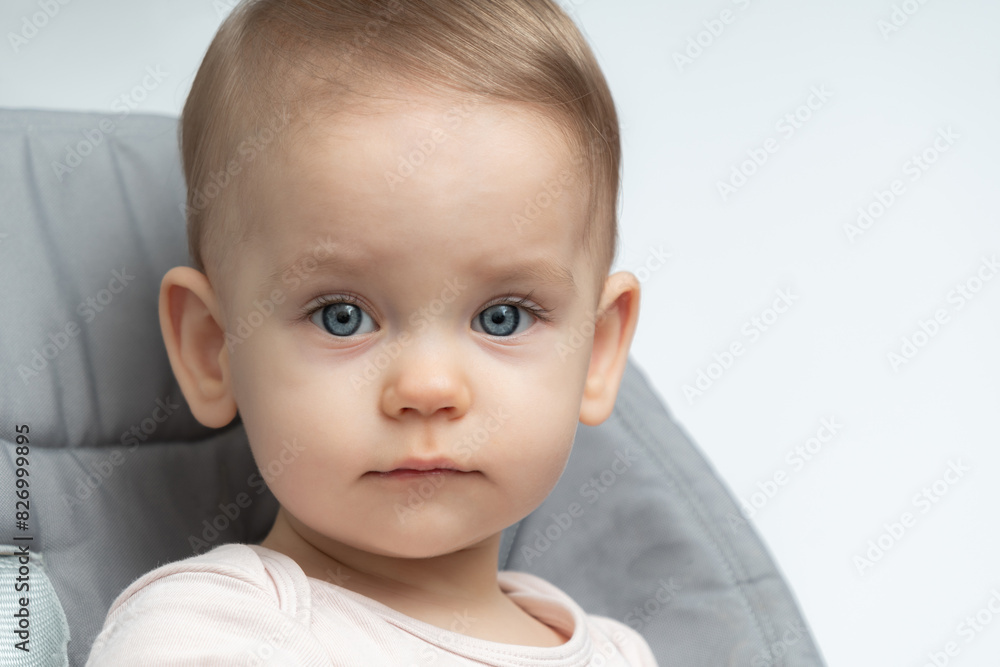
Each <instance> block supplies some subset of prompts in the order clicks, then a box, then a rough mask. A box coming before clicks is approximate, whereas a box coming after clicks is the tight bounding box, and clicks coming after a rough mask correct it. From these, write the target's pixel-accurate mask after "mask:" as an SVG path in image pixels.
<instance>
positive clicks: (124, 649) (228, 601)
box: [87, 544, 656, 667]
mask: <svg viewBox="0 0 1000 667" xmlns="http://www.w3.org/2000/svg"><path fill="white" fill-rule="evenodd" d="M497 579H498V582H499V585H500V589H501V590H502V591H504V592H505V593H506V594H507V595H508V596H510V598H511V600H513V601H514V602H515V603H516V604H517V605H518V606H520V607H521V608H522V609H524V610H525V611H526V612H528V613H529V614H531V615H532V616H534V617H535V618H537V619H538V620H540V621H542V622H543V623H546V624H548V625H550V626H552V627H554V628H556V629H558V630H560V631H561V632H562V633H563V634H565V635H566V636H569V637H570V639H569V641H567V642H566V643H565V644H563V645H562V646H556V647H536V646H515V645H513V644H502V643H498V642H492V641H486V640H483V639H476V638H472V637H468V636H466V635H464V634H462V630H464V629H466V628H467V627H469V625H470V624H471V623H474V622H475V619H474V618H462V617H460V616H458V615H457V614H456V618H455V621H454V623H453V624H452V630H453V631H452V630H446V629H443V628H439V627H437V626H435V625H431V624H429V623H425V622H423V621H419V620H417V619H414V618H411V617H409V616H406V615H405V614H403V613H400V612H398V611H396V610H395V609H392V608H391V607H387V606H386V605H384V604H382V603H380V602H376V601H375V600H372V599H371V598H368V597H366V596H364V595H361V594H359V593H355V592H354V591H351V590H348V589H346V588H342V587H340V586H337V585H335V584H332V583H330V582H328V581H323V580H321V579H314V578H312V577H307V576H306V574H305V573H304V572H303V571H302V569H301V568H300V567H299V566H298V565H297V564H296V563H295V561H294V560H292V559H291V558H289V557H288V556H285V555H284V554H281V553H279V552H277V551H273V550H271V549H268V548H266V547H261V546H258V545H247V544H226V545H223V546H219V547H216V548H215V549H212V550H211V551H209V552H207V553H204V554H202V555H200V556H193V557H191V558H186V559H184V560H181V561H177V562H174V563H168V564H167V565H163V566H161V567H159V568H157V569H155V570H153V571H152V572H149V573H147V574H145V575H143V576H142V577H140V578H139V579H137V580H136V581H134V582H132V584H131V585H130V586H129V587H128V588H126V589H125V590H124V591H122V593H121V595H119V596H118V598H117V599H116V600H115V601H114V603H113V604H112V605H111V609H110V610H109V611H108V615H107V618H106V619H105V620H104V627H103V628H102V630H101V633H100V634H99V635H98V637H97V640H96V641H95V642H94V645H93V647H92V649H91V652H90V658H89V660H88V661H87V665H88V667H90V666H93V667H117V666H119V665H121V666H128V667H134V666H135V665H143V666H144V667H145V666H151V667H158V666H160V665H184V667H192V666H206V667H216V666H221V665H241V666H253V665H289V666H293V665H294V666H296V667H327V666H329V667H333V666H337V667H340V666H345V667H380V666H383V665H384V666H386V667H425V666H427V667H431V666H433V667H446V666H450V665H463V666H466V667H468V666H469V665H498V666H499V665H504V666H506V665H510V666H511V667H514V666H521V665H538V666H541V665H544V666H545V667H570V666H573V667H577V666H580V667H582V666H584V665H594V666H597V665H604V666H606V667H614V666H626V665H634V666H651V667H656V659H655V658H654V657H653V653H652V651H651V650H650V648H649V645H648V644H646V642H645V640H644V639H643V638H642V637H641V636H640V635H639V634H638V633H637V632H636V631H635V630H633V629H631V628H629V627H628V626H626V625H624V624H622V623H620V622H618V621H615V620H612V619H610V618H605V617H603V616H590V615H587V614H586V613H585V612H584V611H583V609H581V608H580V606H579V605H577V604H576V603H575V602H573V600H572V599H571V598H570V597H569V596H568V595H566V594H565V593H563V592H562V591H561V590H559V589H558V588H556V587H555V586H553V585H552V584H550V583H548V582H547V581H545V580H543V579H540V578H539V577H536V576H534V575H532V574H528V573H526V572H510V571H501V572H499V573H498V574H497Z"/></svg>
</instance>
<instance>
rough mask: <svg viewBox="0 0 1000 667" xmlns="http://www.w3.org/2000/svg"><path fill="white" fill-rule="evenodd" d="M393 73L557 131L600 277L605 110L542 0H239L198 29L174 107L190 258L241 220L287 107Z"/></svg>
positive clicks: (607, 180)
mask: <svg viewBox="0 0 1000 667" xmlns="http://www.w3.org/2000/svg"><path fill="white" fill-rule="evenodd" d="M400 80H405V81H407V82H408V83H411V84H412V83H419V84H422V85H424V86H426V87H427V89H428V90H431V91H438V92H443V93H446V94H450V95H452V96H455V95H468V96H470V97H474V98H481V99H486V100H488V101H495V102H509V103H520V104H525V105H529V106H530V107H531V108H533V109H535V110H538V111H540V112H541V113H542V114H543V117H547V118H548V119H549V120H551V121H552V122H553V123H554V125H555V127H557V128H559V129H561V130H562V133H563V134H564V135H565V137H566V139H567V141H568V142H569V145H570V148H571V150H572V151H574V152H573V155H574V162H575V163H578V164H579V165H580V167H581V168H582V169H581V171H582V172H583V173H584V174H585V177H586V178H587V179H588V181H589V185H590V186H591V187H590V188H589V190H588V192H589V194H588V197H589V208H588V217H587V220H586V221H585V224H584V229H583V237H582V238H581V239H580V241H581V243H582V244H583V246H584V248H585V249H586V250H587V251H588V252H589V253H590V257H591V259H592V261H593V265H594V267H595V269H596V271H597V273H598V279H599V281H600V282H598V286H600V285H601V284H602V283H603V279H604V277H606V276H607V274H608V271H609V270H610V267H611V264H612V262H613V260H614V255H615V250H616V245H617V236H618V223H617V201H618V190H619V180H620V164H621V143H620V138H619V127H618V116H617V113H616V111H615V106H614V102H613V100H612V97H611V91H610V90H609V88H608V85H607V82H606V81H605V79H604V76H603V74H602V73H601V69H600V67H599V65H598V64H597V60H596V59H595V57H594V55H593V53H592V52H591V50H590V48H589V46H588V45H587V42H586V40H585V39H584V37H583V35H581V33H580V31H579V30H578V28H577V27H576V25H575V24H574V22H573V20H572V19H571V18H570V17H569V16H567V15H566V13H565V12H563V11H562V9H561V8H560V7H559V6H558V5H556V4H555V2H553V1H551V0H496V1H494V0H244V1H243V2H241V3H240V4H239V5H238V6H237V7H236V8H235V9H234V10H233V12H232V13H231V14H230V15H229V16H228V17H227V18H226V20H225V21H224V22H223V23H222V25H221V27H220V28H219V31H218V33H217V34H216V36H215V38H214V39H213V40H212V43H211V45H210V46H209V48H208V52H207V53H206V55H205V58H204V60H203V61H202V64H201V67H200V68H199V70H198V73H197V76H196V77H195V79H194V83H193V84H192V87H191V92H190V94H189V95H188V98H187V101H186V103H185V105H184V110H183V113H182V116H181V124H180V140H181V151H182V155H183V161H184V174H185V179H186V181H187V204H186V211H185V213H186V217H187V231H188V243H189V249H190V252H191V258H192V260H193V262H194V264H195V266H196V267H197V268H198V269H199V270H201V271H206V270H207V269H208V268H209V267H212V268H213V269H215V268H219V269H220V271H221V268H220V267H222V266H225V265H227V264H228V261H229V258H230V253H231V252H232V250H233V247H234V245H235V244H236V243H238V242H239V240H240V239H241V238H244V237H245V235H246V234H247V233H248V231H247V227H246V225H245V224H243V219H244V218H246V217H248V216H250V214H251V213H252V207H253V197H251V196H248V194H249V193H250V190H249V189H248V183H249V182H250V181H251V180H252V179H251V178H250V177H251V175H252V174H253V173H254V172H256V171H258V170H260V169H261V168H262V164H264V163H266V160H261V159H260V156H261V155H263V154H265V153H267V152H270V151H272V150H275V149H280V148H281V146H283V145H285V143H286V142H287V141H288V140H289V135H290V134H293V133H291V132H288V131H287V129H288V127H289V125H291V124H292V122H293V121H294V120H295V119H297V118H300V117H302V115H303V113H304V112H312V113H335V112H336V111H337V110H338V102H344V100H346V98H347V96H348V95H349V94H350V93H351V92H353V91H354V90H355V89H356V88H357V87H359V86H360V87H363V88H365V89H368V90H378V89H379V87H380V85H385V84H388V85H392V84H391V82H392V81H400ZM331 102H332V104H331ZM538 199H540V200H541V202H542V203H544V197H541V196H540V197H539V198H538ZM250 217H252V216H250ZM512 229H513V227H512ZM602 269H603V271H602ZM206 272H207V271H206ZM598 294H599V290H598Z"/></svg>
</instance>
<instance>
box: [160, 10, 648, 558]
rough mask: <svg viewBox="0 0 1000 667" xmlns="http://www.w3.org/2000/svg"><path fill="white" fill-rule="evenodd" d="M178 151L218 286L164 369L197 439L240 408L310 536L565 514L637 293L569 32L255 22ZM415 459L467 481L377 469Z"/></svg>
mask: <svg viewBox="0 0 1000 667" xmlns="http://www.w3.org/2000/svg"><path fill="white" fill-rule="evenodd" d="M182 147H183V157H184V169H185V174H186V178H187V185H188V201H187V216H188V234H189V241H190V248H191V254H192V257H193V259H194V262H195V266H196V268H197V270H195V269H191V268H187V267H178V268H175V269H172V270H171V271H170V272H169V273H168V274H167V275H166V276H165V277H164V281H163V286H162V289H161V298H160V317H161V324H162V329H163V333H164V339H165V342H166V345H167V349H168V352H169V354H170V359H171V364H172V366H173V368H174V372H175V374H176V375H177V378H178V381H179V383H180V385H181V388H182V390H183V392H184V395H185V397H186V399H187V400H188V403H189V404H190V406H191V409H192V411H193V413H194V415H195V416H196V417H197V418H198V419H199V421H201V422H202V423H204V424H205V425H207V426H212V427H222V426H225V425H227V424H228V423H229V422H230V421H232V419H233V418H234V417H235V416H236V414H237V410H238V412H239V415H240V416H241V418H242V421H243V423H244V425H245V428H246V431H247V435H248V438H249V442H250V445H251V448H252V450H253V454H254V457H255V459H256V461H257V464H258V466H259V467H260V469H261V472H262V474H263V475H264V477H265V479H266V480H267V482H268V486H269V487H270V489H271V490H272V491H273V493H274V495H275V496H276V497H277V498H278V500H279V502H280V503H281V505H282V513H283V515H284V518H285V520H287V521H288V522H289V525H290V526H291V527H292V528H293V529H294V530H295V531H296V532H298V533H299V534H300V535H302V536H303V537H304V538H306V539H307V540H309V541H310V542H311V543H312V544H314V545H317V544H326V545H346V546H347V547H349V548H352V549H356V550H360V551H364V552H368V553H372V554H382V555H385V556H401V557H427V556H433V555H437V554H441V553H448V552H452V551H455V550H457V549H461V548H464V547H468V546H470V545H473V544H476V543H481V542H483V541H484V540H487V539H489V538H495V537H497V536H498V535H499V532H500V531H502V530H503V529H504V528H505V527H507V526H509V525H511V524H513V523H515V522H516V521H518V520H519V519H521V518H523V517H524V516H526V515H527V514H528V513H530V512H531V511H532V510H533V509H534V508H535V507H537V506H538V505H539V504H540V503H541V502H542V501H543V500H544V499H545V497H546V496H547V495H548V493H549V492H550V491H551V489H552V487H553V486H554V485H555V483H556V481H557V480H558V478H559V476H560V474H561V473H562V470H563V468H564V466H565V464H566V461H567V458H568V456H569V453H570V449H571V447H572V443H573V438H574V435H575V433H576V427H577V424H578V423H579V422H583V423H585V424H590V425H596V424H599V423H600V422H602V421H603V420H604V419H605V418H607V416H608V415H609V414H610V412H611V409H612V407H613V405H614V400H615V396H616V394H617V390H618V385H619V382H620V380H621V376H622V373H623V372H624V367H625V363H626V359H627V355H628V348H629V345H630V343H631V339H632V335H633V332H634V329H635V325H636V321H637V317H638V295H639V290H638V284H637V282H636V280H635V278H634V277H633V276H632V275H631V274H628V273H617V274H615V275H614V276H610V277H609V275H608V273H609V270H610V267H611V264H612V261H613V258H614V253H615V240H616V235H617V222H616V205H617V195H618V182H619V162H620V144H619V136H618V121H617V116H616V114H615V110H614V105H613V102H612V99H611V95H610V92H609V90H608V87H607V85H606V82H605V80H604V78H603V76H602V74H601V72H600V69H599V67H598V65H597V63H596V61H595V59H594V57H593V55H592V54H591V52H590V50H589V48H588V47H587V45H586V42H585V40H584V39H583V38H582V36H581V35H580V33H579V32H578V30H577V29H576V27H575V26H574V24H573V22H572V20H570V19H569V18H568V17H567V16H566V15H565V14H564V13H563V12H562V11H561V10H560V9H559V8H558V7H557V6H556V5H555V4H554V3H551V2H545V1H541V0H505V1H503V2H488V3H486V2H481V1H480V0H419V1H412V2H410V1H406V2H404V1H403V0H388V1H384V2H364V1H359V0H354V1H347V0H341V1H333V0H323V1H319V2H316V1H314V2H306V1H305V0H301V1H287V0H285V1H273V2H272V1H267V0H264V1H259V2H249V3H244V4H241V5H240V6H239V7H237V9H236V10H234V12H233V14H232V15H231V16H230V17H229V18H228V19H227V20H226V22H225V23H224V24H223V27H222V28H221V29H220V32H219V34H218V35H217V36H216V38H215V40H214V41H213V43H212V45H211V47H210V48H209V51H208V54H207V55H206V57H205V61H204V63H203V64H202V67H201V69H200V70H199V72H198V75H197V77H196V79H195V81H194V84H193V87H192V90H191V94H190V97H189V98H188V101H187V104H186V105H185V108H184V114H183V120H182ZM412 467H454V468H457V469H459V470H460V471H461V472H449V473H443V472H438V473H432V474H424V475H420V476H410V477H408V476H406V475H404V474H400V473H398V472H397V473H395V474H382V473H389V472H391V471H393V470H398V469H401V468H412ZM281 519H282V516H281V515H279V520H281Z"/></svg>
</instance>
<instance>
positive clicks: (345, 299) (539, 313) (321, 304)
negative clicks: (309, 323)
mask: <svg viewBox="0 0 1000 667" xmlns="http://www.w3.org/2000/svg"><path fill="white" fill-rule="evenodd" d="M531 295H532V292H528V294H527V296H523V297H519V296H518V295H517V294H515V293H514V292H508V293H507V294H504V295H502V296H499V297H497V298H496V299H494V300H493V301H490V302H489V303H487V304H486V305H485V306H483V308H482V310H480V311H479V312H480V313H481V312H483V311H484V310H486V309H488V308H492V307H493V306H499V305H509V306H519V307H521V308H524V309H525V310H526V311H528V312H529V313H531V314H532V315H533V316H534V317H536V318H537V319H539V320H541V321H542V322H551V321H552V315H551V314H552V310H550V309H549V308H542V307H541V306H538V305H535V304H533V303H531V302H530V301H528V298H529V297H530V296H531ZM333 303H349V304H351V305H352V306H356V307H357V308H361V309H362V310H364V311H365V312H368V311H369V310H370V308H368V306H367V305H366V304H365V303H363V302H362V301H361V300H360V299H359V298H358V297H356V296H354V295H353V294H332V295H327V296H321V297H319V299H317V300H316V301H315V302H314V303H313V304H311V305H308V306H306V307H305V308H303V309H302V319H303V320H308V319H309V318H310V317H312V316H313V313H315V312H316V311H318V310H322V309H323V308H325V307H326V306H329V305H330V304H333ZM368 314H369V315H371V313H370V312H369V313H368ZM477 315H478V313H477Z"/></svg>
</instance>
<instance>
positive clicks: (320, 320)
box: [309, 297, 375, 338]
mask: <svg viewBox="0 0 1000 667" xmlns="http://www.w3.org/2000/svg"><path fill="white" fill-rule="evenodd" d="M309 319H310V320H312V322H313V324H315V325H316V326H318V327H321V328H322V329H323V330H325V331H326V332H327V333H329V334H330V335H332V336H338V337H341V338H343V337H347V336H354V335H356V334H358V333H359V329H361V328H362V326H363V325H364V324H365V321H366V320H367V323H368V325H369V326H368V328H367V329H366V330H365V331H361V332H360V333H371V332H372V331H374V330H375V328H374V324H375V323H374V322H373V321H372V318H371V316H370V315H369V314H368V313H366V312H365V311H364V310H363V309H362V308H361V307H360V306H359V305H358V304H356V303H352V302H351V301H350V300H348V299H344V298H343V297H337V300H330V301H329V302H327V303H326V304H322V305H320V306H319V307H317V308H316V310H315V311H313V313H312V315H311V316H310V317H309Z"/></svg>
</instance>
